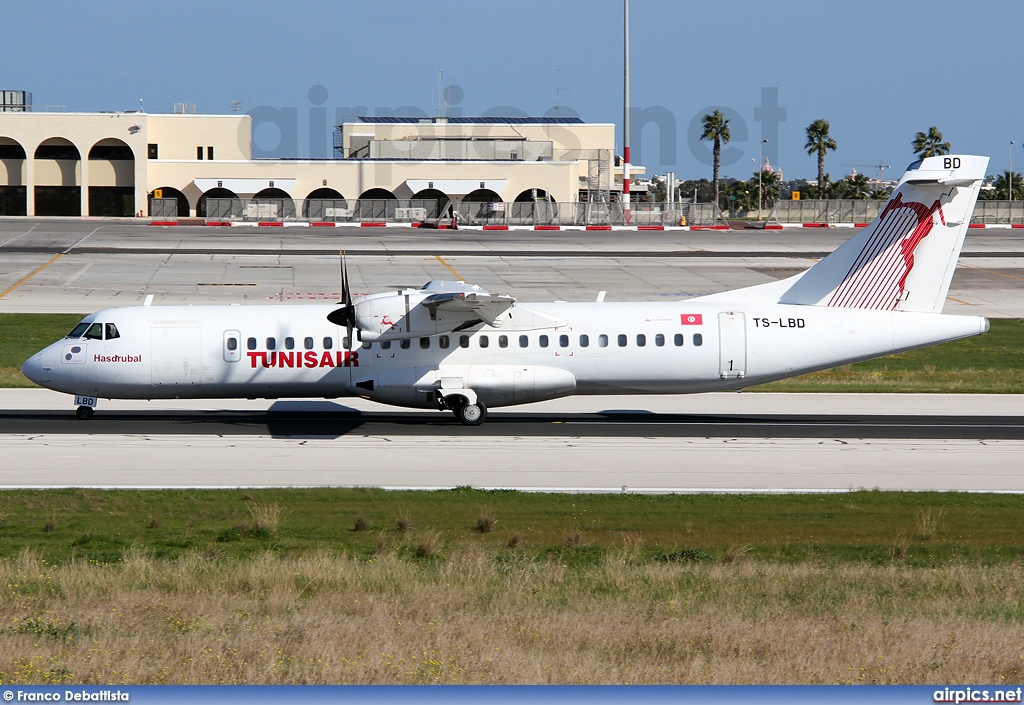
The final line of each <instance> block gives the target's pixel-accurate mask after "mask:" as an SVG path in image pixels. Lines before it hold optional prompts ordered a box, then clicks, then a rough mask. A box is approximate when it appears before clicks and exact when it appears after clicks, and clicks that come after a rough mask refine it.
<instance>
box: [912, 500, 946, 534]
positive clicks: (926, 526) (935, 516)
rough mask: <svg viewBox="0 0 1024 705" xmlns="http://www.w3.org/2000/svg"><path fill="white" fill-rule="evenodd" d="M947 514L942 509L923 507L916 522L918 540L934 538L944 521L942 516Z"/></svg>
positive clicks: (918, 512) (918, 511) (919, 510)
mask: <svg viewBox="0 0 1024 705" xmlns="http://www.w3.org/2000/svg"><path fill="white" fill-rule="evenodd" d="M945 513H946V511H945V510H944V509H942V508H939V509H933V508H932V507H922V508H920V509H918V510H917V521H916V526H917V536H918V538H920V539H922V540H925V541H928V540H930V539H931V538H933V537H934V536H935V534H936V532H938V530H939V522H941V521H942V515H943V514H945Z"/></svg>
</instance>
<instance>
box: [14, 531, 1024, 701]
mask: <svg viewBox="0 0 1024 705" xmlns="http://www.w3.org/2000/svg"><path fill="white" fill-rule="evenodd" d="M1022 605H1024V567H1021V566H1019V565H1001V566H994V567H977V566H967V565H960V564H951V565H946V566H944V567H938V568H910V567H905V566H902V565H898V564H893V565H889V566H868V565H863V564H844V565H839V566H834V567H826V566H822V565H816V564H811V563H804V564H800V565H795V566H785V565H779V564H767V563H762V562H759V561H757V560H756V559H754V558H750V559H747V560H743V561H737V562H735V563H733V564H725V563H722V562H659V563H654V564H652V563H650V562H649V561H643V560H641V558H640V557H639V555H638V552H637V550H636V549H635V547H632V546H631V545H630V544H629V543H628V542H625V543H624V544H623V545H622V546H621V548H619V549H617V550H616V551H613V552H609V553H608V554H606V555H605V556H604V558H603V559H602V560H601V561H600V562H599V564H597V565H595V566H592V567H589V568H587V569H574V568H567V567H565V566H564V565H563V564H562V562H561V561H559V560H557V558H555V557H553V558H552V559H551V560H529V559H524V560H519V559H517V558H516V557H515V556H512V557H509V556H507V555H506V556H505V557H504V558H503V559H501V560H497V559H496V557H495V556H493V555H488V554H486V553H484V552H483V551H482V550H479V549H471V548H466V547H463V548H457V549H451V550H450V551H447V552H446V554H445V555H444V556H437V557H435V558H434V559H433V560H429V561H420V560H416V559H403V558H402V557H401V553H400V552H395V551H389V552H384V553H381V554H379V555H377V556H374V557H373V558H372V559H370V560H360V559H356V558H352V557H346V556H338V555H333V554H328V553H309V554H305V555H303V556H301V557H293V558H280V557H275V556H273V555H270V554H266V555H262V556H260V557H258V558H256V559H253V560H245V561H235V560H208V559H206V558H204V557H202V556H200V555H198V554H191V555H188V556H185V557H183V558H180V559H178V560H174V561H162V560H154V559H151V558H149V557H148V556H147V555H146V554H145V553H143V552H141V551H134V550H132V551H129V552H128V553H127V554H126V555H125V559H124V561H123V563H122V564H117V565H103V564H89V563H77V564H76V563H72V562H69V563H65V564H62V565H60V566H52V565H48V564H45V563H43V562H42V561H41V560H40V559H39V558H38V557H37V556H35V555H33V554H31V553H23V554H21V555H20V556H19V557H18V558H16V559H11V560H6V561H2V562H0V682H4V683H12V682H20V683H111V684H113V683H625V682H629V683H792V682H798V683H940V682H973V683H979V682H993V683H999V682H1007V681H1008V682H1020V680H1021V679H1022V677H1024V652H1022V647H1021V642H1020V633H1021V628H1022V622H1024V607H1022Z"/></svg>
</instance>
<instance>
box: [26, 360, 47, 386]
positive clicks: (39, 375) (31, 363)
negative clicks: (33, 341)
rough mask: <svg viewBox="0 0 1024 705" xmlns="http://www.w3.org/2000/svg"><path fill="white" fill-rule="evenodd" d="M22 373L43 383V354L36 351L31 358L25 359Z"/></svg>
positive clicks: (34, 380)
mask: <svg viewBox="0 0 1024 705" xmlns="http://www.w3.org/2000/svg"><path fill="white" fill-rule="evenodd" d="M21 374H23V375H25V376H26V377H28V378H29V379H30V380H32V381H33V382H35V383H36V384H40V385H41V384H42V383H43V354H42V353H36V354H35V355H33V356H32V357H30V358H29V359H27V360H25V364H23V365H22V366H21Z"/></svg>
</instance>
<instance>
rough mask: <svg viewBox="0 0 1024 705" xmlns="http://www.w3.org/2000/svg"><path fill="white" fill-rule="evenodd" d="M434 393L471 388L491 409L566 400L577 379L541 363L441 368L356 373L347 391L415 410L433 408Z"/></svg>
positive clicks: (435, 401)
mask: <svg viewBox="0 0 1024 705" xmlns="http://www.w3.org/2000/svg"><path fill="white" fill-rule="evenodd" d="M438 389H440V390H441V393H442V395H444V396H448V395H450V394H458V393H459V391H460V390H465V389H471V390H473V392H475V393H476V396H477V397H478V398H479V400H480V401H482V402H483V403H484V404H486V405H487V406H488V407H491V408H494V407H499V406H512V405H515V404H528V403H530V402H534V401H544V400H545V399H556V398H558V397H564V396H568V395H570V394H572V393H573V392H574V391H575V390H576V376H575V375H574V374H573V373H572V372H569V371H568V370H563V369H561V368H559V367H548V366H545V365H442V366H441V367H440V368H435V367H406V368H403V369H398V370H387V371H385V372H381V373H379V374H376V375H369V376H367V377H364V378H358V376H357V375H355V374H354V375H353V377H352V386H351V387H350V390H351V391H352V392H354V393H355V394H359V395H361V396H365V397H368V398H370V399H373V400H374V401H379V402H381V403H383V404H393V405H395V406H406V407H411V408H415V409H434V408H437V390H438Z"/></svg>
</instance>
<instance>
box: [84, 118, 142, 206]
mask: <svg viewBox="0 0 1024 705" xmlns="http://www.w3.org/2000/svg"><path fill="white" fill-rule="evenodd" d="M88 167H89V215H94V216H122V217H124V216H132V215H135V153H134V152H133V151H132V148H131V147H130V146H129V145H128V144H127V143H126V142H125V141H124V140H120V139H117V138H115V137H108V138H105V139H102V140H99V141H98V142H96V144H94V145H93V146H92V148H91V149H90V150H89V164H88Z"/></svg>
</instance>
